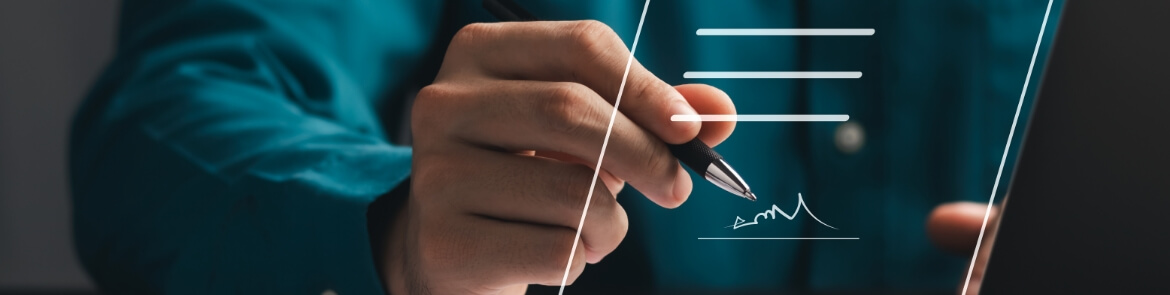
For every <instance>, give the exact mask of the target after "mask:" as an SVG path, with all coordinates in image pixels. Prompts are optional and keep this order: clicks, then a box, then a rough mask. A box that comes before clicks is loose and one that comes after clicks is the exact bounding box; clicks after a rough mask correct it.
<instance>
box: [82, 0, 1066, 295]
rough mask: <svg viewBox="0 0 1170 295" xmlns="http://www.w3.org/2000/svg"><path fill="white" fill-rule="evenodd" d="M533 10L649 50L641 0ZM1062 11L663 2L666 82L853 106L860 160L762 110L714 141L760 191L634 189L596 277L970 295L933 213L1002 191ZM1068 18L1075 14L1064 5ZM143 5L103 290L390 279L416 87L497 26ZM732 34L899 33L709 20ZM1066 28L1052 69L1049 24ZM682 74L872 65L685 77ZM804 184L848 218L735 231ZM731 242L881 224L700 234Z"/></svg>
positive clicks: (654, 39)
mask: <svg viewBox="0 0 1170 295" xmlns="http://www.w3.org/2000/svg"><path fill="white" fill-rule="evenodd" d="M530 2H531V3H530ZM537 2H539V1H523V3H524V4H525V5H527V6H529V8H530V9H531V10H533V12H534V13H536V14H537V15H540V16H542V17H544V18H546V19H598V20H601V21H603V22H605V23H607V24H609V25H610V26H611V27H613V28H614V30H615V31H616V32H617V33H618V34H619V35H621V37H622V38H623V40H625V41H626V43H627V45H629V44H631V43H632V41H633V36H634V32H635V30H636V29H637V21H638V16H639V15H640V13H641V9H642V3H641V2H640V1H620V2H619V1H546V2H540V3H537ZM1045 4H1046V2H1045V1H1010V0H999V1H881V2H877V1H800V0H793V1H655V2H653V3H651V5H650V10H649V12H648V13H647V16H646V23H645V26H644V28H643V31H642V39H641V40H640V41H639V45H638V46H639V47H638V51H637V56H636V57H637V58H638V60H639V61H640V62H642V63H643V64H644V65H646V67H647V68H649V69H650V70H651V71H652V72H654V73H655V74H656V75H658V76H659V77H660V78H662V79H664V80H666V81H667V82H670V83H672V84H681V83H709V84H712V85H714V86H717V87H719V88H721V89H723V90H725V91H726V92H727V93H728V94H729V95H730V96H731V97H732V99H733V100H734V102H735V104H736V107H737V109H738V110H739V112H740V113H742V114H772V113H776V114H849V115H850V116H851V119H850V121H852V122H854V123H857V124H858V125H859V126H861V127H862V128H863V130H864V132H865V142H864V145H863V146H862V147H861V148H860V149H859V150H858V151H856V152H854V153H844V152H841V151H839V150H838V149H837V148H836V147H835V145H834V138H833V137H834V134H835V130H836V128H838V123H740V124H739V125H738V126H737V129H736V133H735V134H734V135H732V137H731V138H729V139H728V140H727V142H725V143H724V144H723V145H720V146H719V147H718V148H717V150H718V151H720V152H721V153H722V154H723V155H724V156H726V158H727V160H728V161H729V162H731V163H732V164H733V165H734V166H735V167H736V168H737V169H739V172H740V174H742V175H743V176H744V177H745V178H746V179H747V181H749V183H750V184H751V185H752V188H753V189H754V190H755V191H756V192H757V194H758V195H760V196H761V199H760V201H759V202H756V203H750V202H745V201H742V200H739V199H736V198H734V197H732V196H730V195H728V194H727V193H725V192H722V191H720V190H719V189H718V188H715V187H714V186H712V185H709V184H707V183H705V182H703V181H702V180H700V179H701V178H698V177H695V179H696V182H695V183H696V185H695V190H694V193H693V194H692V196H691V198H690V200H689V201H688V202H687V203H686V204H684V205H683V206H682V207H680V208H678V209H674V210H666V209H661V208H658V207H656V206H654V205H653V204H652V203H650V202H649V201H647V200H645V199H644V198H642V197H641V196H638V195H637V192H636V191H633V190H631V189H627V190H626V191H625V192H623V195H622V196H620V197H619V200H620V201H621V202H622V204H623V206H625V208H627V210H628V212H629V217H630V224H631V229H630V233H629V234H628V235H627V238H626V241H625V242H623V245H622V246H621V247H619V249H618V250H617V252H615V253H614V254H613V255H611V256H610V257H607V259H606V260H605V261H603V262H602V263H600V264H597V265H593V266H589V267H587V268H586V271H585V274H584V275H583V276H582V278H581V280H580V281H579V282H580V283H581V285H586V286H582V287H581V288H588V285H593V286H596V287H599V288H607V287H618V288H635V290H654V291H660V292H708V293H710V292H727V291H747V292H751V291H763V292H769V291H770V292H776V291H780V290H796V291H802V290H803V291H839V290H880V291H904V290H905V291H913V290H947V291H949V290H953V288H954V287H955V286H956V284H958V283H959V282H960V279H961V277H962V275H963V274H964V268H963V266H964V265H965V261H966V259H964V258H963V257H953V256H948V255H944V254H943V253H941V252H939V251H938V250H935V249H934V248H932V246H931V245H930V244H929V243H928V241H927V238H926V236H925V230H924V222H925V218H926V214H927V213H928V212H929V210H931V209H932V208H933V207H934V206H935V205H937V204H939V203H942V202H945V201H952V200H976V201H986V200H987V198H988V197H989V195H990V192H991V187H992V185H993V184H994V183H993V182H994V179H995V172H996V169H997V168H998V165H999V162H1000V157H1001V156H1002V152H1003V147H1004V144H1005V139H1006V137H1007V133H1008V132H1009V129H1010V126H1011V125H1010V124H1011V119H1012V116H1013V115H1014V114H1015V107H1016V103H1017V102H1018V99H1019V94H1020V89H1021V87H1022V86H1023V80H1024V77H1025V75H1026V72H1027V69H1028V62H1029V60H1030V57H1031V53H1032V49H1033V47H1032V46H1033V45H1034V44H1035V43H1034V42H1035V39H1036V35H1037V33H1039V31H1038V30H1039V27H1040V21H1041V19H1042V16H1043V15H1044V8H1045ZM445 5H448V6H447V7H446V8H444V7H445ZM1053 11H1054V13H1053V15H1054V16H1053V17H1052V18H1051V19H1053V20H1055V19H1056V18H1055V15H1057V13H1055V12H1056V11H1059V5H1057V7H1054V8H1053ZM121 17H122V23H121V29H120V31H119V39H118V43H117V44H118V45H117V46H118V48H117V55H116V57H115V58H114V60H113V61H112V62H111V63H110V65H109V66H108V68H107V70H106V72H105V73H104V74H103V75H102V77H101V78H100V79H99V81H98V82H97V83H96V84H95V86H94V89H93V91H92V92H91V93H90V95H89V96H88V97H87V99H86V100H85V102H84V104H83V105H82V107H81V108H80V109H79V111H78V114H77V116H76V118H75V121H74V126H73V132H72V134H71V151H70V159H71V161H70V170H71V176H72V177H71V181H72V188H73V195H74V198H73V200H74V214H75V218H74V222H75V237H76V243H77V247H78V252H79V254H80V257H81V259H82V262H83V264H84V266H85V267H86V269H87V270H88V271H89V273H90V274H91V275H92V276H93V278H94V280H95V282H96V283H97V284H98V285H99V287H101V288H102V289H104V290H106V291H107V292H111V293H157V292H168V293H319V292H321V291H323V290H327V289H329V290H335V291H336V292H338V293H340V294H350V293H357V294H371V293H377V292H381V291H382V286H381V285H380V282H379V278H378V274H377V272H376V268H375V265H374V259H373V258H372V257H373V256H372V252H371V246H370V237H369V235H368V234H367V228H366V225H367V223H366V222H367V220H366V213H367V207H368V206H369V205H370V204H371V202H373V201H374V200H376V199H378V198H379V197H382V196H386V195H387V193H388V192H389V191H391V190H393V189H394V188H396V187H398V186H399V185H400V184H402V183H403V181H404V180H405V179H407V177H408V175H409V174H410V157H411V151H410V148H409V147H408V146H405V145H402V144H401V143H402V142H401V141H397V140H393V139H395V138H404V137H407V135H406V134H404V133H402V132H401V130H404V129H405V128H403V127H404V125H403V124H404V122H407V121H406V120H404V116H406V115H408V114H407V112H408V108H407V107H406V105H407V104H406V103H405V101H406V100H408V99H409V95H405V94H408V93H410V92H411V90H412V88H414V87H417V86H418V85H415V84H416V83H417V81H420V79H419V77H418V75H419V74H418V73H420V71H419V69H420V68H424V67H426V63H425V61H426V60H427V56H428V55H427V53H428V52H430V51H434V50H441V49H442V48H445V46H446V45H445V40H446V39H444V38H446V37H445V36H446V34H447V33H449V31H450V30H445V29H444V28H458V27H459V26H462V25H463V24H466V23H469V22H473V21H490V20H491V18H490V17H489V16H488V15H487V14H486V13H484V12H483V11H482V10H481V9H480V8H479V1H451V3H446V4H444V3H442V2H440V1H324V0H302V1H227V0H224V1H126V3H125V4H124V9H123V12H122V16H121ZM1049 25H1050V28H1049V35H1051V31H1053V30H1054V28H1053V27H1054V26H1055V21H1051V22H1050V23H1049ZM717 27H721V28H736V27H752V28H754V27H780V28H795V27H808V28H874V29H876V31H877V33H876V34H875V35H874V36H869V37H698V36H695V35H694V31H695V29H698V28H717ZM1044 42H1045V44H1044V46H1042V48H1041V53H1042V54H1041V57H1040V61H1038V63H1037V66H1036V69H1037V70H1036V74H1034V75H1033V76H1034V79H1033V82H1036V80H1035V77H1036V76H1038V75H1039V73H1040V72H1041V71H1040V70H1039V69H1042V66H1043V53H1044V52H1046V48H1047V45H1048V44H1050V42H1051V38H1045V41H1044ZM684 71H862V72H863V73H864V75H863V77H862V78H860V79H845V80H688V79H683V78H682V73H683V72H684ZM421 72H423V73H425V72H426V71H421ZM426 78H429V77H426ZM421 81H425V79H422V80H421ZM1034 85H1035V83H1033V86H1034ZM1030 97H1031V96H1030V95H1029V97H1028V100H1027V101H1026V103H1025V108H1024V110H1023V113H1024V115H1023V116H1022V118H1021V120H1024V119H1026V114H1027V112H1028V108H1027V105H1028V102H1030ZM624 99H637V98H636V97H626V98H624ZM1021 122H1023V121H1021ZM1021 125H1022V124H1021ZM1021 129H1022V128H1021ZM396 143H398V144H396ZM599 144H600V143H599ZM1010 163H1011V162H1010V161H1009V167H1008V168H1010ZM1008 170H1010V169H1008ZM1008 176H1009V175H1006V172H1005V177H1004V180H1003V181H1001V183H1006V181H1007V179H1010V178H1009V177H1008ZM1002 191H1003V189H1002V188H1001V190H1000V197H1001V196H1002ZM797 193H801V194H802V195H803V196H804V200H805V201H806V202H807V204H808V207H809V208H810V209H811V211H812V212H814V213H815V214H816V215H817V217H819V218H820V219H821V220H823V221H825V222H826V223H828V224H830V225H833V226H834V227H836V228H837V230H833V229H829V228H825V227H822V226H820V225H819V224H816V223H814V222H812V221H811V220H810V219H808V218H807V216H798V217H797V218H796V219H794V220H792V221H788V220H784V219H781V220H775V221H771V222H769V223H761V224H760V225H756V226H752V227H745V228H740V229H735V230H732V229H730V228H727V227H726V226H728V225H731V223H732V221H733V220H734V217H735V216H744V217H749V216H754V214H755V213H758V212H761V211H764V210H767V209H768V208H770V206H771V205H772V204H776V205H777V206H779V207H780V208H782V209H784V210H789V211H790V210H791V209H792V208H795V206H796V198H797ZM802 214H803V213H802ZM725 236H744V237H804V236H813V237H858V238H859V239H858V240H846V241H711V240H698V238H699V237H725ZM638 288H651V289H638Z"/></svg>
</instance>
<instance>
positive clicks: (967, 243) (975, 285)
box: [926, 202, 999, 294]
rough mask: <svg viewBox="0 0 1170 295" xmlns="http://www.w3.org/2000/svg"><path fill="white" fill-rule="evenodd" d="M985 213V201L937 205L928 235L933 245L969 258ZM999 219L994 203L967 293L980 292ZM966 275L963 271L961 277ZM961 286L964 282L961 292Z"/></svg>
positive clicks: (927, 224) (997, 208)
mask: <svg viewBox="0 0 1170 295" xmlns="http://www.w3.org/2000/svg"><path fill="white" fill-rule="evenodd" d="M985 213H987V204H986V203H975V202H953V203H946V204H942V205H939V206H938V207H935V208H934V211H933V212H931V214H930V218H929V219H928V220H927V222H926V232H927V235H928V236H929V237H930V239H931V241H933V242H934V243H935V245H936V246H939V247H940V248H942V249H944V250H947V251H950V252H953V253H955V254H958V255H964V256H965V257H971V254H972V251H975V242H976V241H977V240H978V239H979V231H980V229H981V228H982V227H983V216H984V214H985ZM998 222H999V206H995V207H992V208H991V215H989V216H988V218H987V232H985V233H984V234H983V243H982V245H981V246H980V247H979V255H977V256H976V258H975V269H973V270H972V272H971V283H970V285H969V286H968V287H967V294H979V286H980V285H981V284H982V282H983V272H984V270H985V266H986V265H987V258H988V255H989V254H991V244H992V242H994V241H995V232H996V229H997V228H998V227H997V226H996V225H997V223H998ZM968 265H970V264H968ZM966 275H967V273H966V272H963V276H964V278H966ZM962 288H963V285H962V283H960V285H959V290H957V292H962Z"/></svg>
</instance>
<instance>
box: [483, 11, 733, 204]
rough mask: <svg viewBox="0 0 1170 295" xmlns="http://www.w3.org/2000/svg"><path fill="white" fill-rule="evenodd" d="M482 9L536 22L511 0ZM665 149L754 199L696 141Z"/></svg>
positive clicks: (711, 178) (721, 184)
mask: <svg viewBox="0 0 1170 295" xmlns="http://www.w3.org/2000/svg"><path fill="white" fill-rule="evenodd" d="M483 8H484V9H487V11H488V12H490V13H491V14H492V15H493V16H495V17H496V18H497V19H499V20H500V21H506V22H507V21H535V20H538V19H537V18H536V16H534V15H532V13H529V12H528V11H527V10H525V9H524V8H523V7H520V5H519V4H516V2H513V1H511V0H484V1H483ZM666 146H667V147H669V148H670V153H671V154H673V155H674V157H675V158H678V160H679V161H680V162H682V163H683V164H685V165H686V166H687V167H689V168H691V171H695V173H698V174H702V175H703V178H706V179H707V181H710V182H711V183H713V184H715V186H718V187H720V188H722V189H724V190H727V191H728V192H731V193H732V194H735V195H737V196H740V197H743V198H745V199H748V200H751V201H755V200H756V195H755V194H753V193H752V190H751V188H749V187H748V184H747V182H744V181H743V177H740V176H739V173H737V172H735V169H732V168H731V165H728V164H727V161H724V160H723V156H721V155H719V153H716V152H715V150H714V149H711V147H709V146H707V144H705V143H703V141H701V140H699V138H695V139H692V140H691V141H688V142H687V143H684V144H667V145H666Z"/></svg>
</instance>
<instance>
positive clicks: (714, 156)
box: [666, 137, 723, 175]
mask: <svg viewBox="0 0 1170 295" xmlns="http://www.w3.org/2000/svg"><path fill="white" fill-rule="evenodd" d="M666 147H667V148H670V153H671V154H674V157H675V158H678V160H679V161H680V162H682V163H683V164H684V165H686V166H687V167H690V168H691V170H692V171H695V173H698V174H700V175H702V174H703V173H707V167H708V166H710V165H711V163H712V162H715V161H718V160H722V159H723V156H721V155H719V153H716V152H715V150H714V149H711V147H709V146H707V144H706V143H703V141H702V140H699V138H698V137H696V138H695V139H692V140H691V141H688V142H686V143H683V144H667V145H666Z"/></svg>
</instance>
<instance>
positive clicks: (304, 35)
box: [70, 0, 441, 294]
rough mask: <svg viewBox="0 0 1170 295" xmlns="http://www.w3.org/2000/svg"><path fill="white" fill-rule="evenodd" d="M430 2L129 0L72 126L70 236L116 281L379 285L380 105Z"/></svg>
mask: <svg viewBox="0 0 1170 295" xmlns="http://www.w3.org/2000/svg"><path fill="white" fill-rule="evenodd" d="M440 2H441V1H413V2H412V1H331V0H298V1H292V0H280V1H240V0H230V1H228V0H225V1H157V0H149V1H136V0H129V1H125V3H124V8H123V10H122V16H121V18H122V20H121V29H120V32H119V34H120V35H119V41H118V48H117V50H116V52H117V56H116V57H115V58H114V60H113V61H112V62H111V64H110V65H109V66H108V68H107V70H106V72H105V73H104V74H103V75H102V77H101V78H100V79H99V80H98V81H97V83H96V84H95V86H94V89H93V90H92V92H91V93H90V95H89V96H88V97H87V98H86V100H85V102H84V104H83V105H82V106H81V108H80V109H79V111H78V113H77V115H76V117H75V118H74V122H73V130H72V133H71V139H70V174H71V185H72V190H73V206H74V231H75V242H76V244H77V248H78V253H79V256H80V257H81V260H82V263H83V265H84V266H85V268H86V269H87V271H88V272H89V273H90V275H91V276H92V278H93V279H94V281H95V282H96V283H97V285H98V286H99V287H100V288H101V289H103V290H104V291H105V292H108V293H112V294H127V293H152V294H153V293H180V294H221V293H261V294H293V293H296V294H303V293H309V294H321V293H322V292H324V291H326V290H332V291H333V292H336V293H338V294H350V293H355V294H377V293H382V292H383V290H382V286H381V285H380V280H379V278H378V275H377V272H376V270H375V265H374V260H373V259H372V255H371V249H370V248H371V247H370V243H369V237H368V234H367V230H366V212H367V211H366V209H367V206H368V205H369V204H370V203H371V202H372V201H374V200H375V199H377V198H378V197H379V196H382V195H384V194H386V193H387V192H389V191H390V190H392V189H394V188H395V187H396V186H398V185H399V184H400V183H401V182H403V181H404V180H405V179H406V178H407V176H408V174H409V171H410V165H411V160H410V159H411V151H410V149H409V148H407V147H402V146H395V145H392V144H389V143H388V142H387V140H386V139H385V138H386V136H385V135H384V134H383V131H382V128H381V127H380V126H381V124H380V123H379V120H378V118H377V116H376V115H375V114H376V112H375V111H374V108H375V105H377V100H376V99H374V98H376V97H379V96H381V95H384V94H385V93H386V92H387V91H389V90H390V89H394V88H395V87H401V86H402V83H399V82H396V81H402V80H404V79H405V77H406V75H408V74H409V69H412V68H414V66H415V60H418V59H420V58H419V57H420V56H421V55H422V52H423V51H425V50H426V47H427V45H428V44H429V42H430V40H429V38H431V37H430V36H432V35H433V30H434V27H435V26H437V25H438V18H439V14H440V10H441V7H439V6H440V5H441V3H440Z"/></svg>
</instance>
